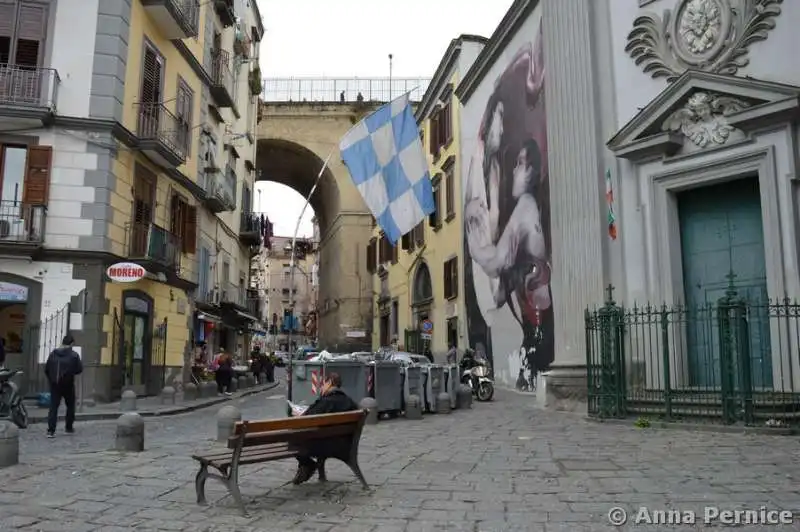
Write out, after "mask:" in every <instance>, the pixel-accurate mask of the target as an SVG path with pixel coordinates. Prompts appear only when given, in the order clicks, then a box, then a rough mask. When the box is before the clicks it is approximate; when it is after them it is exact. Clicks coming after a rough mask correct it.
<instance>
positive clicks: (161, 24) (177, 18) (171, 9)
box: [142, 0, 200, 39]
mask: <svg viewBox="0 0 800 532" xmlns="http://www.w3.org/2000/svg"><path fill="white" fill-rule="evenodd" d="M142 7H144V10H145V11H147V14H148V15H150V18H151V19H152V20H153V23H154V24H155V25H156V27H157V28H158V30H159V31H160V32H161V34H162V35H163V36H164V37H165V38H167V39H187V38H190V37H197V36H198V35H199V33H200V31H199V28H200V2H198V0H142Z"/></svg>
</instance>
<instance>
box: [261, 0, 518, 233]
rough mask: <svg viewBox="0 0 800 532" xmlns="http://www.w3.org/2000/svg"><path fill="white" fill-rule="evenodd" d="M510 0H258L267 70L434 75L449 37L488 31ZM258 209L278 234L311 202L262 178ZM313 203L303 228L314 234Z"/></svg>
mask: <svg viewBox="0 0 800 532" xmlns="http://www.w3.org/2000/svg"><path fill="white" fill-rule="evenodd" d="M511 4H512V0H291V1H286V0H258V7H259V9H260V11H261V15H262V16H263V17H264V28H265V30H266V31H265V35H264V40H263V41H262V42H261V73H262V75H263V76H264V77H265V78H286V77H318V78H322V77H328V78H355V77H359V78H369V77H387V76H388V75H389V59H388V56H389V54H392V55H393V65H392V77H393V78H397V79H399V78H406V77H407V78H430V77H433V73H434V71H435V70H436V66H437V65H438V64H439V60H440V59H441V58H442V55H443V54H444V51H445V50H446V49H447V46H448V44H450V40H451V39H454V38H456V37H458V36H459V35H460V34H462V33H469V34H474V35H483V36H484V37H489V36H490V35H491V34H492V32H493V31H494V29H495V27H496V26H497V24H498V23H499V22H500V20H501V19H502V18H503V15H504V14H505V12H506V11H507V10H508V8H509V7H510V6H511ZM256 189H257V190H262V191H263V193H262V194H256V199H258V197H261V198H262V199H261V202H260V204H259V205H257V207H258V210H260V211H262V212H266V213H267V214H268V215H269V217H270V220H272V222H273V223H274V224H275V233H276V234H277V235H286V236H291V234H292V233H293V232H294V226H295V224H296V223H297V217H298V216H299V214H300V211H301V210H302V207H303V203H304V202H305V200H304V198H302V197H301V196H300V195H299V194H298V193H296V192H294V191H293V190H291V189H289V188H288V187H284V186H282V185H278V184H276V183H269V182H262V183H259V185H258V186H257V187H256ZM312 216H313V212H312V211H311V209H310V208H309V209H308V210H307V211H306V214H305V216H304V223H303V224H302V225H301V234H302V235H305V236H310V235H311V221H310V220H311V217H312Z"/></svg>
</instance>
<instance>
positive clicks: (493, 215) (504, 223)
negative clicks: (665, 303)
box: [464, 24, 554, 390]
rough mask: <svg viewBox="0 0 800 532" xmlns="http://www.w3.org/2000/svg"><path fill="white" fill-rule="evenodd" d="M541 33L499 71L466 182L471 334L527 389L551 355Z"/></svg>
mask: <svg viewBox="0 0 800 532" xmlns="http://www.w3.org/2000/svg"><path fill="white" fill-rule="evenodd" d="M536 35H537V37H536V39H535V42H533V43H531V42H529V43H526V44H524V45H523V46H522V47H521V48H519V50H518V51H517V53H516V54H515V55H514V56H513V58H512V59H511V61H510V63H509V64H508V66H507V67H506V69H505V71H504V72H503V73H502V74H501V75H500V76H499V78H498V79H497V80H496V81H495V85H494V90H493V91H492V92H491V94H490V96H489V97H488V100H487V101H486V103H485V109H484V112H483V118H482V119H481V123H480V126H479V128H478V131H477V137H478V142H477V146H476V149H475V152H474V154H473V155H472V157H471V160H470V163H469V169H468V171H467V175H466V178H465V187H464V188H465V190H464V244H465V245H464V249H465V258H466V260H465V272H464V274H465V285H466V286H465V287H466V294H465V299H466V301H465V303H466V311H467V312H466V313H467V330H468V331H469V344H470V347H471V348H472V349H474V350H475V351H476V352H477V354H479V355H484V356H485V357H486V358H487V359H488V360H489V361H490V362H491V363H492V367H493V368H494V369H495V377H496V378H498V379H499V380H501V381H506V382H508V383H509V384H511V383H514V384H516V386H517V388H518V389H522V390H532V389H533V388H534V387H535V383H536V376H537V375H538V373H539V372H541V371H543V370H545V369H546V368H547V367H548V366H549V365H550V364H551V363H552V362H553V356H554V349H553V347H554V346H553V302H552V295H551V289H550V275H551V249H552V243H551V240H550V186H549V172H548V165H547V129H546V119H545V97H544V96H545V95H544V80H545V65H544V55H543V53H542V42H541V41H542V29H541V24H540V25H539V28H538V31H537V34H536ZM490 82H491V81H490Z"/></svg>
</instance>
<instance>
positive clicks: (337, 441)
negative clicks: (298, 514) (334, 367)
mask: <svg viewBox="0 0 800 532" xmlns="http://www.w3.org/2000/svg"><path fill="white" fill-rule="evenodd" d="M341 387H342V378H341V377H340V376H339V374H338V373H329V374H327V375H326V376H325V379H324V380H323V382H322V393H321V395H320V398H319V399H317V400H316V401H315V402H314V404H312V405H311V406H309V407H308V409H307V410H306V411H305V412H303V415H304V416H312V415H315V414H339V413H341V412H350V411H353V410H358V408H359V407H358V405H357V404H356V403H355V401H353V400H352V399H351V398H350V397H349V396H348V395H347V394H346V393H344V392H343V391H342V389H341ZM296 448H297V450H298V455H297V461H298V462H299V464H298V466H297V473H296V474H295V476H294V479H293V480H292V483H293V484H302V483H303V482H305V481H307V480H308V479H310V478H311V477H312V476H314V473H315V472H316V470H317V462H315V461H314V458H329V457H330V458H338V457H346V456H347V455H348V453H349V452H350V441H349V439H348V437H347V436H344V437H335V438H328V439H324V440H312V441H310V442H308V443H304V444H302V447H296Z"/></svg>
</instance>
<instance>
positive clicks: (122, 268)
mask: <svg viewBox="0 0 800 532" xmlns="http://www.w3.org/2000/svg"><path fill="white" fill-rule="evenodd" d="M106 275H107V276H108V278H109V279H111V280H112V281H114V282H116V283H135V282H136V281H139V280H141V279H143V278H144V276H145V275H147V270H145V269H144V268H142V267H141V266H139V265H138V264H134V263H133V262H118V263H116V264H112V265H111V266H109V267H108V269H107V270H106Z"/></svg>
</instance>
